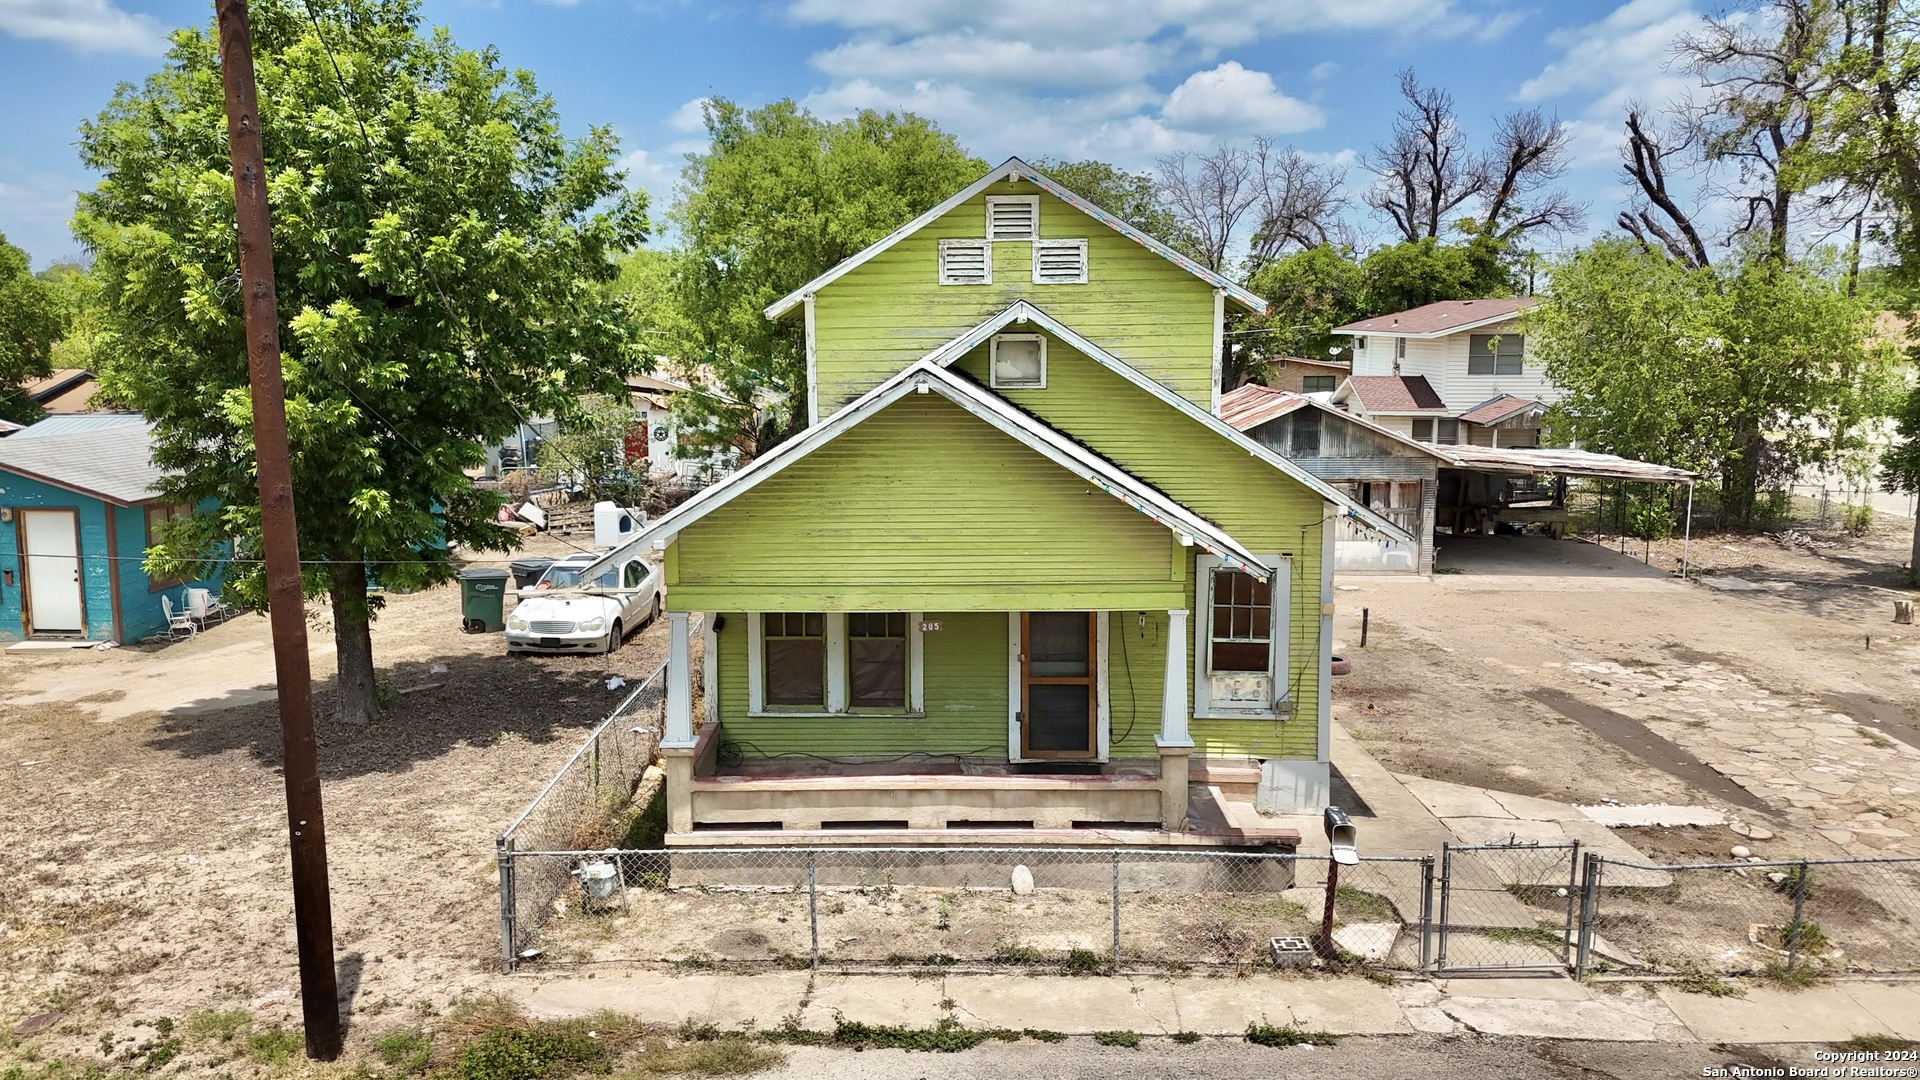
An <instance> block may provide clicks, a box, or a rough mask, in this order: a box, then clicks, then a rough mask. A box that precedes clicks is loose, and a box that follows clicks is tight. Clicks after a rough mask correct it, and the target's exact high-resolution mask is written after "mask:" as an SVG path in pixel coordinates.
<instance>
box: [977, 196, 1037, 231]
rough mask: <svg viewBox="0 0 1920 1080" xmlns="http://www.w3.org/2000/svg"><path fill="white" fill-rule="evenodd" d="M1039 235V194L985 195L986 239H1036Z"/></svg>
mask: <svg viewBox="0 0 1920 1080" xmlns="http://www.w3.org/2000/svg"><path fill="white" fill-rule="evenodd" d="M1039 237H1040V197H1039V196H1037V195H989V196H987V239H989V240H1037V239H1039Z"/></svg>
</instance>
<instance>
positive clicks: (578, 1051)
mask: <svg viewBox="0 0 1920 1080" xmlns="http://www.w3.org/2000/svg"><path fill="white" fill-rule="evenodd" d="M608 1058H609V1054H608V1051H607V1047H606V1046H605V1045H603V1044H602V1043H601V1042H599V1041H598V1040H597V1039H592V1038H589V1037H588V1036H587V1033H586V1032H585V1031H580V1030H575V1029H571V1028H568V1027H562V1026H559V1025H531V1026H516V1027H505V1028H495V1029H494V1030H492V1031H489V1032H487V1033H486V1034H484V1035H481V1036H480V1037H479V1038H477V1039H475V1040H473V1041H472V1042H470V1043H468V1044H467V1045H466V1046H464V1047H461V1049H460V1052H459V1054H457V1055H455V1057H454V1059H453V1076H454V1077H456V1078H458V1080H535V1078H537V1077H543V1076H551V1075H555V1074H561V1073H565V1072H568V1071H573V1072H605V1071H607V1068H608V1066H609V1062H608Z"/></svg>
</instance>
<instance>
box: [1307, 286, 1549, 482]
mask: <svg viewBox="0 0 1920 1080" xmlns="http://www.w3.org/2000/svg"><path fill="white" fill-rule="evenodd" d="M1537 302H1538V301H1537V300H1536V299H1535V298H1533V297H1513V298H1508V299H1499V300H1442V301H1440V302H1439V303H1435V304H1427V305H1425V306H1423V307H1417V308H1411V309H1409V310H1407V311H1399V312H1395V313H1393V314H1391V315H1379V316H1375V317H1374V318H1371V319H1361V320H1360V321H1359V322H1352V323H1348V324H1347V325H1345V326H1340V327H1335V328H1334V330H1333V332H1334V333H1336V334H1346V335H1348V336H1349V337H1351V338H1352V339H1353V374H1352V376H1351V377H1349V378H1348V379H1347V380H1346V381H1345V382H1343V383H1341V384H1340V386H1339V388H1338V389H1336V390H1335V391H1334V392H1333V396H1332V398H1331V399H1330V400H1331V402H1332V403H1333V404H1334V405H1338V406H1340V407H1342V408H1345V409H1347V410H1348V411H1350V412H1353V413H1354V414H1356V415H1358V416H1362V417H1365V418H1366V419H1368V420H1371V421H1373V422H1374V423H1375V424H1378V425H1380V426H1381V427H1384V428H1386V429H1388V430H1390V431H1394V432H1398V433H1400V434H1403V435H1407V436H1409V437H1411V438H1413V439H1414V440H1416V441H1418V442H1426V443H1436V444H1440V445H1469V446H1538V445H1539V444H1540V419H1541V417H1542V416H1544V415H1545V414H1546V411H1547V407H1548V406H1549V405H1551V404H1553V403H1554V402H1555V401H1557V400H1559V397H1560V391H1559V390H1558V388H1556V387H1555V386H1554V385H1553V384H1552V383H1550V382H1548V381H1547V377H1546V371H1545V368H1544V365H1542V364H1541V363H1540V362H1539V361H1538V360H1536V359H1534V358H1533V357H1532V356H1531V355H1529V354H1528V352H1527V343H1526V336H1525V335H1524V334H1522V333H1521V332H1520V313H1521V312H1522V311H1524V310H1525V309H1527V308H1529V307H1531V306H1533V305H1534V304H1535V303H1537Z"/></svg>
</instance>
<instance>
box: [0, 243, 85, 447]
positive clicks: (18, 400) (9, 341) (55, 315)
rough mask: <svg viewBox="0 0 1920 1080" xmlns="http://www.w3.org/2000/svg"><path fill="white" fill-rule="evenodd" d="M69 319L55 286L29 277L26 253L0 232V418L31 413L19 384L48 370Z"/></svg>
mask: <svg viewBox="0 0 1920 1080" xmlns="http://www.w3.org/2000/svg"><path fill="white" fill-rule="evenodd" d="M71 315H72V312H71V305H70V304H69V303H68V302H67V301H66V299H65V298H64V297H63V295H62V293H61V291H60V289H59V286H58V283H57V282H55V281H52V280H49V279H47V278H44V277H36V276H34V275H33V274H32V273H31V272H30V264H29V263H28V261H27V253H26V252H24V251H22V250H20V249H19V248H17V247H14V246H13V245H12V244H9V243H7V238H6V236H5V235H4V234H0V416H3V417H5V418H6V419H9V420H26V419H30V418H31V417H32V415H33V414H34V413H35V412H36V411H37V409H36V408H35V406H34V404H33V402H32V401H30V400H28V399H27V397H26V395H24V394H22V393H21V392H20V386H21V385H22V384H23V383H25V382H27V381H28V380H29V379H37V378H40V377H41V376H44V375H46V374H47V373H48V372H49V371H51V370H52V369H53V366H52V361H53V355H54V348H55V346H57V345H58V344H59V342H60V339H61V338H62V337H64V336H66V332H67V325H68V322H69V321H70V319H71Z"/></svg>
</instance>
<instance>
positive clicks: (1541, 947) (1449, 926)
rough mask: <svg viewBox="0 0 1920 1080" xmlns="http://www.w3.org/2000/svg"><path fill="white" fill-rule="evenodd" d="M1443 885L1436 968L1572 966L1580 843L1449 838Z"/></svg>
mask: <svg viewBox="0 0 1920 1080" xmlns="http://www.w3.org/2000/svg"><path fill="white" fill-rule="evenodd" d="M1439 887H1440V902H1439V914H1438V917H1437V918H1436V919H1435V920H1434V931H1435V938H1436V948H1435V951H1434V954H1433V971H1434V973H1435V974H1440V973H1443V972H1444V973H1451V974H1471V973H1474V972H1485V973H1496V972H1507V971H1564V970H1566V969H1567V968H1568V967H1569V966H1571V964H1572V962H1573V952H1574V942H1575V914H1576V912H1577V911H1578V908H1579V904H1580V897H1581V888H1580V843H1579V841H1577V840H1576V841H1571V842H1568V843H1564V844H1543V843H1521V842H1509V843H1505V844H1443V845H1441V849H1440V875H1439Z"/></svg>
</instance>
